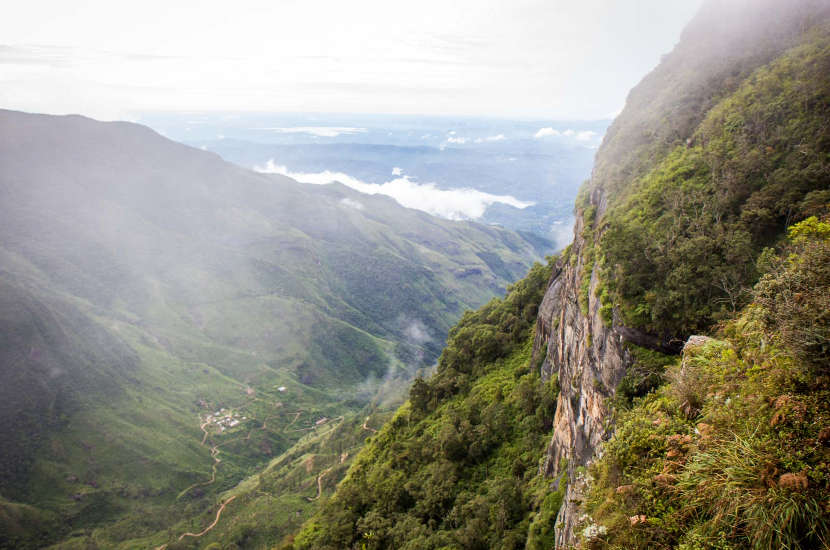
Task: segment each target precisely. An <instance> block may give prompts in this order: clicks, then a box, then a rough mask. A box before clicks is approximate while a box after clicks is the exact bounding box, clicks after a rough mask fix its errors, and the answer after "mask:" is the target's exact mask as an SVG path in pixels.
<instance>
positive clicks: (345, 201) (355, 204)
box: [340, 198, 364, 210]
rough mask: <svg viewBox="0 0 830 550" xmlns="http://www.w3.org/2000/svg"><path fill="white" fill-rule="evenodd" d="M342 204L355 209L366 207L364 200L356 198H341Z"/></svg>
mask: <svg viewBox="0 0 830 550" xmlns="http://www.w3.org/2000/svg"><path fill="white" fill-rule="evenodd" d="M340 204H342V205H343V206H348V207H349V208H354V209H355V210H363V208H364V206H363V203H362V202H360V201H356V200H354V199H348V198H346V199H341V200H340Z"/></svg>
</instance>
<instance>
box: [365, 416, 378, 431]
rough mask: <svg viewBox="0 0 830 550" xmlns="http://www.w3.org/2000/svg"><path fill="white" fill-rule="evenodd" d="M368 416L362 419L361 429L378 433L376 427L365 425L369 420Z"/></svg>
mask: <svg viewBox="0 0 830 550" xmlns="http://www.w3.org/2000/svg"><path fill="white" fill-rule="evenodd" d="M369 418H371V417H370V416H367V417H366V420H364V421H363V426H362V427H363V429H364V430H366V431H367V432H373V433H378V431H377V430H376V429H374V428H370V427H369V426H367V425H366V424H367V423H368V422H369Z"/></svg>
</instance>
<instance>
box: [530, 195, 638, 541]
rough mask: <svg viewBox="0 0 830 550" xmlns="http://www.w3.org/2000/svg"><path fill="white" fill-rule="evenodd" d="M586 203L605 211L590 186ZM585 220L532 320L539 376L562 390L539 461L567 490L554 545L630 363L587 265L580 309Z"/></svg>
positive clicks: (568, 530)
mask: <svg viewBox="0 0 830 550" xmlns="http://www.w3.org/2000/svg"><path fill="white" fill-rule="evenodd" d="M591 204H592V205H593V206H595V207H597V213H598V215H601V214H602V212H603V210H604V201H603V197H602V193H601V192H600V191H596V192H595V193H594V194H593V195H592V197H591ZM584 229H585V228H584V222H583V218H582V217H581V216H579V217H578V218H577V223H576V226H575V227H574V235H575V240H574V243H573V245H572V248H571V250H570V253H569V254H568V255H566V256H563V258H562V259H561V260H560V262H559V264H557V265H556V267H555V268H554V272H553V275H552V277H551V282H550V286H549V287H548V290H547V292H546V293H545V297H544V299H543V300H542V304H541V306H540V308H539V316H538V319H537V322H536V339H535V342H534V350H533V353H534V357H537V356H538V354H541V353H544V354H545V359H544V361H543V362H542V367H541V369H542V375H543V377H546V378H549V377H550V376H552V375H556V376H558V378H559V386H560V393H559V399H558V401H557V406H556V416H555V418H554V422H553V425H554V431H553V437H552V439H551V442H550V444H549V446H548V449H547V451H546V454H545V457H544V461H543V464H542V470H543V472H542V473H543V474H545V475H547V476H550V477H556V476H558V475H560V474H561V473H562V471H563V469H566V470H567V474H568V475H567V479H568V487H567V491H566V494H565V499H564V500H563V502H562V508H560V511H559V516H558V517H557V520H556V523H557V534H556V540H557V547H563V546H564V545H566V544H567V543H568V542H570V541H571V540H572V538H573V532H574V527H575V524H576V521H577V517H578V513H577V508H578V505H579V502H580V492H581V489H582V483H581V480H580V479H579V476H578V468H579V467H580V466H585V465H586V464H587V463H588V462H589V461H590V460H591V458H592V457H593V455H594V452H595V451H596V449H597V448H598V447H599V445H600V443H601V442H602V440H603V438H605V437H607V435H608V434H609V426H608V415H609V405H608V399H607V398H608V397H609V396H610V395H611V394H612V392H613V391H614V388H616V387H617V384H618V383H619V381H620V379H621V378H622V377H623V375H624V374H625V371H626V367H627V366H628V365H629V364H630V355H629V354H628V353H627V352H626V350H625V347H624V343H625V341H626V337H625V336H624V334H623V332H622V331H620V330H619V328H620V327H617V328H615V327H614V326H611V327H608V326H606V325H605V324H604V322H603V320H602V318H601V316H600V313H599V308H600V303H599V300H598V299H597V298H596V297H595V290H596V287H597V284H598V275H597V273H596V269H592V273H591V281H590V292H589V296H588V308H587V314H586V313H583V311H582V309H581V308H580V306H579V299H578V296H579V291H580V285H581V284H582V278H583V272H584V270H585V269H586V266H585V258H584V255H583V253H582V252H583V250H584V248H585V241H584V238H583V236H582V234H583V231H584Z"/></svg>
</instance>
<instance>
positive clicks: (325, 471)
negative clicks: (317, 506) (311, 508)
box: [305, 466, 334, 502]
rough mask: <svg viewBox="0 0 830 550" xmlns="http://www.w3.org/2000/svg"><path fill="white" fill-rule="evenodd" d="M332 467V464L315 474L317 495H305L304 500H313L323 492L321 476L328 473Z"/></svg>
mask: <svg viewBox="0 0 830 550" xmlns="http://www.w3.org/2000/svg"><path fill="white" fill-rule="evenodd" d="M332 468H334V466H329V467H328V468H326V469H325V470H323V471H322V472H320V473H319V474H317V496H315V497H305V498H306V500H308V501H309V502H314V501H315V500H317V499H318V498H320V495H321V494H322V493H323V476H325V475H326V474H327V473H329V472H330V471H331V469H332Z"/></svg>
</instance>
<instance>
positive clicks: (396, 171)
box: [392, 166, 403, 176]
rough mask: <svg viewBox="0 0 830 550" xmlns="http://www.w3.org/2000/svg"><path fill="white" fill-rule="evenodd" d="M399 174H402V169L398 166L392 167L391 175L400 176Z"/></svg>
mask: <svg viewBox="0 0 830 550" xmlns="http://www.w3.org/2000/svg"><path fill="white" fill-rule="evenodd" d="M401 174H403V170H402V169H401V168H400V167H399V166H395V167H394V168H392V175H393V176H400V175H401Z"/></svg>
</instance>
